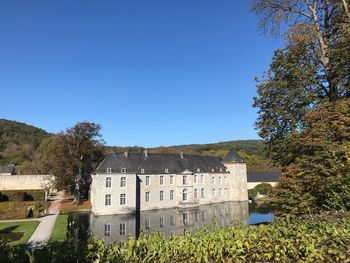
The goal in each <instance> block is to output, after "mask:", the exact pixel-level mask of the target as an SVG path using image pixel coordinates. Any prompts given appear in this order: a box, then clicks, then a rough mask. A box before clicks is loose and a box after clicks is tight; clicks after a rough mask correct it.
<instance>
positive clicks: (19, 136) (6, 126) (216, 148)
mask: <svg viewBox="0 0 350 263" xmlns="http://www.w3.org/2000/svg"><path fill="white" fill-rule="evenodd" d="M50 136H52V134H50V133H48V132H46V131H44V130H43V129H40V128H37V127H34V126H31V125H27V124H25V123H20V122H16V121H10V120H5V119H0V164H9V163H13V164H16V165H17V171H20V172H21V173H22V174H23V173H36V171H39V170H38V166H39V164H38V163H37V162H38V160H37V158H38V153H37V152H36V151H37V149H38V147H39V146H40V144H41V143H42V142H43V141H44V140H45V139H46V138H48V137H50ZM45 141H46V142H47V140H45ZM43 144H45V142H44V143H43ZM41 148H43V147H41ZM126 148H127V149H128V151H130V152H139V151H142V150H143V149H144V148H143V147H138V146H135V147H117V146H116V147H111V146H106V147H105V150H106V151H110V150H111V149H116V150H118V151H124V150H125V149H126ZM230 149H235V150H236V151H237V152H238V153H239V154H240V155H241V156H242V157H243V158H244V159H245V160H246V162H247V164H248V169H249V170H250V171H270V170H273V168H271V166H270V164H269V160H268V159H267V158H266V157H265V156H264V143H263V141H262V140H240V141H227V142H219V143H210V144H191V145H175V146H169V147H156V148H151V149H148V150H149V152H153V153H180V152H184V153H187V154H200V155H211V156H220V157H223V156H225V155H226V153H227V152H228V151H229V150H230ZM39 155H40V154H39ZM42 172H43V171H42Z"/></svg>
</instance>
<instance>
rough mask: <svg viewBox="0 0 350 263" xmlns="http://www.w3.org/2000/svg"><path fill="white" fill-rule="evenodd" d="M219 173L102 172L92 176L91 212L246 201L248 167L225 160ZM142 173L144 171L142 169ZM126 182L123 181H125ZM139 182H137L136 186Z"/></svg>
mask: <svg viewBox="0 0 350 263" xmlns="http://www.w3.org/2000/svg"><path fill="white" fill-rule="evenodd" d="M223 164H224V165H225V167H226V168H227V169H226V170H225V171H221V172H205V173H201V172H200V171H198V170H197V171H195V172H193V171H189V170H184V171H182V172H180V173H177V174H175V173H166V171H167V170H164V173H161V174H147V173H144V174H143V173H138V174H136V173H127V170H126V169H125V171H124V170H123V173H122V172H120V171H118V173H115V172H114V171H113V170H112V169H109V168H106V170H105V172H99V173H96V174H93V175H92V184H91V204H92V212H93V213H94V215H113V214H128V213H134V212H135V211H136V210H137V207H139V209H138V210H139V211H147V210H153V209H163V208H175V207H179V208H181V207H195V206H198V205H202V204H211V203H219V202H228V201H247V200H248V193H247V169H246V164H245V163H243V162H240V163H236V162H232V163H231V162H225V163H223ZM141 171H142V172H144V171H143V170H141ZM124 182H125V183H124ZM138 184H139V185H138Z"/></svg>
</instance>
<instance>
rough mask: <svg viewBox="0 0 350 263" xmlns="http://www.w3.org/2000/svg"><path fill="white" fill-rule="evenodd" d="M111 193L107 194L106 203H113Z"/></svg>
mask: <svg viewBox="0 0 350 263" xmlns="http://www.w3.org/2000/svg"><path fill="white" fill-rule="evenodd" d="M111 203H112V202H111V195H110V194H107V195H106V196H105V205H111Z"/></svg>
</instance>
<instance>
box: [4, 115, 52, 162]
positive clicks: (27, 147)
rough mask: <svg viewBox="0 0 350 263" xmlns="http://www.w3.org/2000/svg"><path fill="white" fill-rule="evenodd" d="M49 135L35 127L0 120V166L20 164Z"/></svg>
mask: <svg viewBox="0 0 350 263" xmlns="http://www.w3.org/2000/svg"><path fill="white" fill-rule="evenodd" d="M49 136H50V134H49V133H48V132H46V131H44V130H42V129H39V128H37V127H34V126H31V125H28V124H25V123H20V122H16V121H10V120H5V119H0V164H9V163H13V164H22V163H23V162H24V161H25V160H28V158H30V156H28V155H29V154H30V153H31V152H33V151H35V149H36V148H37V147H38V146H39V145H40V143H41V142H42V140H43V139H45V138H47V137H49Z"/></svg>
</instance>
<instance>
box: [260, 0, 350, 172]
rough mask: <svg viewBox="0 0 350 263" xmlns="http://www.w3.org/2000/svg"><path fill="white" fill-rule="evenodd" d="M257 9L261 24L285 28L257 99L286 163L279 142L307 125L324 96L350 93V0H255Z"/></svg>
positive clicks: (264, 129)
mask: <svg viewBox="0 0 350 263" xmlns="http://www.w3.org/2000/svg"><path fill="white" fill-rule="evenodd" d="M253 10H254V11H255V13H256V14H257V15H258V16H259V18H260V25H261V27H262V28H264V29H271V30H272V31H273V32H276V31H277V30H278V29H279V28H280V27H281V25H284V27H283V28H287V30H286V31H285V34H284V36H285V39H286V46H285V48H283V49H280V50H277V51H276V52H275V56H274V58H273V61H272V64H271V67H270V69H269V70H268V72H267V73H266V75H265V78H263V79H262V80H258V85H257V88H258V90H257V92H258V97H256V98H254V106H255V107H257V108H259V118H258V121H257V127H258V128H259V130H260V135H261V137H262V138H264V139H266V140H268V142H269V147H271V149H270V153H272V155H271V157H272V158H273V160H275V161H276V162H277V163H278V164H282V165H283V164H284V163H285V161H287V162H288V160H284V158H282V159H281V158H280V156H281V154H280V151H281V150H282V149H281V148H280V146H281V143H282V144H283V140H284V138H286V136H287V135H289V134H290V133H293V132H299V131H300V130H302V129H303V126H304V116H305V113H306V112H308V111H309V110H310V109H315V108H316V107H317V105H319V103H320V101H322V100H324V99H327V100H330V101H334V100H337V99H339V98H342V97H349V96H350V20H349V19H348V13H347V11H346V10H348V2H346V1H345V0H344V1H340V0H338V1H329V0H322V1H321V0H314V1H310V0H256V1H254V5H253ZM282 151H283V150H282Z"/></svg>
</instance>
